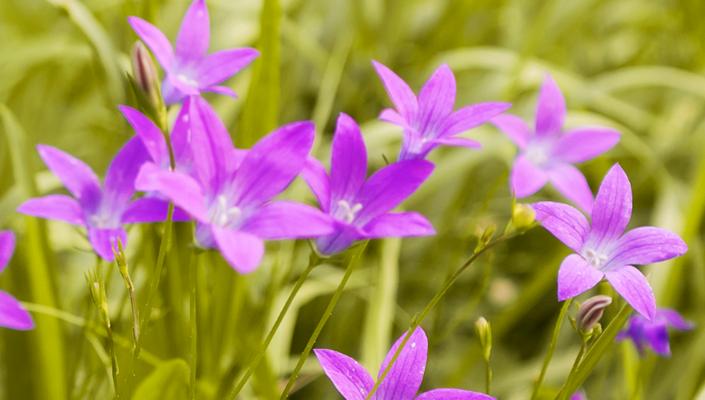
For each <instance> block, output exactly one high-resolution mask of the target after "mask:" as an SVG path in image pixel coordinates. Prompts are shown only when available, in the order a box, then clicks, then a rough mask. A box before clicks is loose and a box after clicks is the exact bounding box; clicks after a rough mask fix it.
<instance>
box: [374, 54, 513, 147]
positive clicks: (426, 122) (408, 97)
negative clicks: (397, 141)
mask: <svg viewBox="0 0 705 400" xmlns="http://www.w3.org/2000/svg"><path fill="white" fill-rule="evenodd" d="M372 64H373V65H374V67H375V69H376V70H377V74H378V75H379V77H380V79H382V83H383V84H384V87H385V89H386V90H387V94H388V95H389V98H390V99H391V100H392V103H393V104H394V107H395V109H390V108H387V109H385V110H383V111H382V113H381V114H380V116H379V117H380V119H382V120H384V121H387V122H390V123H392V124H395V125H399V126H400V127H402V128H403V129H404V141H403V143H402V148H401V153H400V154H399V159H400V160H408V159H416V158H425V157H426V155H427V154H428V153H429V152H430V151H431V150H433V149H434V148H436V147H437V146H440V145H445V146H460V147H471V148H477V147H480V143H478V142H476V141H474V140H470V139H465V138H461V137H457V136H456V135H458V134H459V133H462V132H465V131H467V130H470V129H472V128H475V127H477V126H479V125H482V124H484V123H485V122H488V121H489V120H490V119H491V118H492V117H494V116H496V115H499V114H501V113H503V112H505V111H507V110H508V109H509V107H511V104H509V103H479V104H474V105H471V106H467V107H463V108H461V109H459V110H456V111H453V107H454V106H455V77H454V76H453V71H451V70H450V68H449V67H448V66H447V65H445V64H443V65H441V66H440V67H438V69H437V70H436V71H435V72H434V73H433V75H431V77H430V78H429V79H428V81H426V83H425V84H424V86H423V87H422V88H421V91H420V92H419V95H418V97H416V95H415V94H414V92H413V91H412V90H411V88H409V85H407V84H406V82H404V81H403V80H402V79H401V78H400V77H399V76H397V75H396V74H395V73H394V72H392V70H390V69H389V68H387V67H385V66H384V65H382V64H380V63H378V62H376V61H373V62H372Z"/></svg>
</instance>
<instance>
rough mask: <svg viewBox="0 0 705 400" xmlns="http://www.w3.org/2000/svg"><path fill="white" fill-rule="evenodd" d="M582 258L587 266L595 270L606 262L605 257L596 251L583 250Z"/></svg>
mask: <svg viewBox="0 0 705 400" xmlns="http://www.w3.org/2000/svg"><path fill="white" fill-rule="evenodd" d="M583 256H584V257H585V260H586V261H587V262H588V264H590V265H592V266H593V267H595V268H601V267H603V266H604V265H605V263H606V262H607V255H606V254H604V253H602V252H599V251H597V250H593V249H585V251H584V255H583Z"/></svg>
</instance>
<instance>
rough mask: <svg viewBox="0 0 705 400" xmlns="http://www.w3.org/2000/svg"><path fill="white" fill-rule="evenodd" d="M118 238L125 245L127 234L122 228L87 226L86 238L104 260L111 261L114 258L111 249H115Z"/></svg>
mask: <svg viewBox="0 0 705 400" xmlns="http://www.w3.org/2000/svg"><path fill="white" fill-rule="evenodd" d="M118 239H120V242H121V243H122V245H123V246H124V247H127V234H126V233H125V230H124V229H122V228H112V229H103V228H91V227H89V228H88V240H89V241H90V242H91V246H93V250H95V252H96V253H97V254H98V255H99V256H100V257H101V258H103V259H104V260H105V261H109V262H112V261H113V260H114V259H115V255H114V253H113V249H117V241H118Z"/></svg>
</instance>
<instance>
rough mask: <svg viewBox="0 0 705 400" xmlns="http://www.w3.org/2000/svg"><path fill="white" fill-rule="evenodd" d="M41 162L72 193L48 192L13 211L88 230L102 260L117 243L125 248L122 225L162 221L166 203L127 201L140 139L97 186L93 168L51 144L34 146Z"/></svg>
mask: <svg viewBox="0 0 705 400" xmlns="http://www.w3.org/2000/svg"><path fill="white" fill-rule="evenodd" d="M37 149H38V151H39V155H40V156H41V157H42V160H44V163H45V164H46V165H47V167H49V169H50V170H51V171H52V172H53V173H54V175H56V176H57V177H58V178H59V179H60V180H61V182H62V183H63V184H64V186H65V187H66V189H68V191H69V192H70V193H71V194H72V195H73V197H71V196H66V195H62V194H52V195H48V196H44V197H38V198H34V199H29V200H27V201H26V202H24V203H23V204H21V205H20V206H19V207H18V209H17V211H18V212H20V213H23V214H27V215H34V216H36V217H41V218H47V219H55V220H59V221H64V222H68V223H70V224H73V225H79V226H83V227H85V228H86V229H87V230H88V240H89V241H90V242H91V245H92V246H93V249H94V250H95V251H96V253H98V255H100V256H101V257H102V258H103V259H105V260H107V261H112V260H113V258H114V257H113V249H114V248H115V246H117V240H118V239H120V240H121V241H122V243H123V244H125V245H126V244H127V235H126V234H125V230H124V229H123V224H129V223H138V222H158V221H163V220H164V219H165V218H166V211H167V204H166V203H165V202H164V201H162V200H159V199H155V198H146V197H145V198H141V199H138V200H135V201H132V200H131V199H132V195H133V194H134V193H135V188H134V181H135V177H136V176H137V172H138V171H139V169H140V167H141V166H142V164H143V163H144V162H145V161H146V160H147V152H146V151H145V148H144V146H143V145H142V143H141V141H140V139H139V138H133V139H131V140H130V141H128V142H127V143H126V144H125V146H123V148H122V149H120V151H119V152H118V154H117V155H116V156H115V158H114V159H113V161H112V162H111V163H110V166H109V167H108V172H107V173H106V176H105V182H104V183H103V184H102V185H101V183H100V181H99V180H98V177H97V176H96V175H95V173H94V172H93V170H91V168H90V167H89V166H87V165H86V164H84V163H83V162H82V161H80V160H78V159H76V158H74V157H72V156H70V155H69V154H66V153H64V152H63V151H61V150H58V149H56V148H53V147H51V146H44V145H39V146H37Z"/></svg>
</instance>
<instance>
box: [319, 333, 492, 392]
mask: <svg viewBox="0 0 705 400" xmlns="http://www.w3.org/2000/svg"><path fill="white" fill-rule="evenodd" d="M403 338H404V336H402V337H400V338H399V339H397V341H396V343H394V346H392V348H391V349H390V350H389V353H387V357H386V358H385V359H384V362H383V363H382V367H381V368H380V374H381V373H382V371H384V370H385V369H386V368H387V365H389V362H390V361H391V360H392V357H393V356H394V354H395V353H396V352H397V349H398V348H399V345H400V344H401V342H402V340H403ZM314 353H316V358H318V362H319V363H320V364H321V367H322V368H323V372H325V373H326V375H328V378H329V379H330V380H331V382H333V385H335V388H336V389H338V392H339V393H340V394H341V395H342V396H343V398H344V399H345V400H365V398H366V396H367V394H368V393H369V392H370V390H371V389H372V387H373V386H374V381H373V380H372V377H371V376H370V374H369V373H368V372H367V371H366V370H365V368H363V367H362V366H361V365H360V364H358V363H357V361H355V360H354V359H352V358H350V357H348V356H346V355H345V354H341V353H338V352H336V351H333V350H325V349H315V350H314ZM427 353H428V339H427V338H426V333H425V332H424V331H423V329H421V328H416V330H415V331H414V333H413V334H412V335H411V337H410V338H409V341H407V342H406V345H405V346H404V348H403V349H402V351H401V353H399V357H398V358H397V359H396V361H395V362H394V365H393V366H392V368H391V369H390V370H389V373H388V374H387V376H386V377H385V379H384V381H383V382H382V384H381V385H380V386H379V388H378V390H377V391H376V392H375V393H374V397H373V399H374V400H414V399H416V400H491V399H494V397H492V396H488V395H486V394H482V393H476V392H470V391H467V390H460V389H435V390H431V391H429V392H426V393H422V394H420V395H418V396H417V395H416V393H417V392H418V391H419V388H420V387H421V381H422V380H423V375H424V372H425V370H426V356H427ZM378 379H379V377H378Z"/></svg>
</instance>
